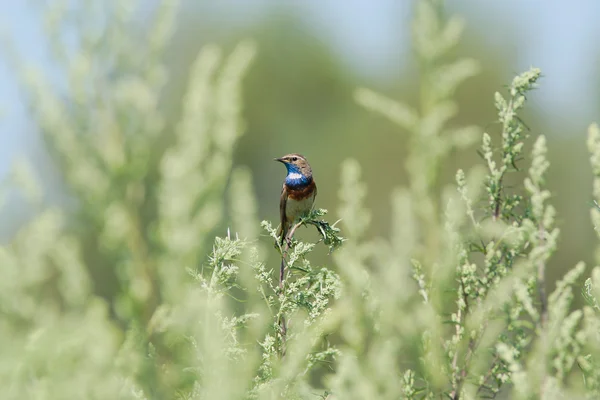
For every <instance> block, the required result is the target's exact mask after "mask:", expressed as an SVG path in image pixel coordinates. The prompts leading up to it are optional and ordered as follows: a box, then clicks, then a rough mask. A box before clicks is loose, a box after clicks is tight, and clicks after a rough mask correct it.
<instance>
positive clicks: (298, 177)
mask: <svg viewBox="0 0 600 400" xmlns="http://www.w3.org/2000/svg"><path fill="white" fill-rule="evenodd" d="M285 166H286V167H287V171H288V174H287V176H286V177H285V184H286V185H287V186H289V187H291V188H292V189H299V188H302V187H305V186H308V185H309V184H310V182H311V181H312V177H310V176H304V174H302V172H300V169H299V168H298V167H296V166H295V165H292V164H286V165H285Z"/></svg>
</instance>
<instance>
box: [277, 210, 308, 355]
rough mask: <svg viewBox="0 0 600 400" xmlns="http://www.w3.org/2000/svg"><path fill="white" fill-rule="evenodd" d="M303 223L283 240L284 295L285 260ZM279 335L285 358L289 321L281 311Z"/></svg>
mask: <svg viewBox="0 0 600 400" xmlns="http://www.w3.org/2000/svg"><path fill="white" fill-rule="evenodd" d="M302 223H303V222H302V221H300V222H298V223H297V224H296V225H294V226H293V227H292V229H290V230H289V231H288V233H287V234H286V235H285V237H284V238H283V241H284V243H285V244H284V246H283V248H282V250H281V265H280V267H279V289H280V290H281V292H282V293H283V290H284V288H283V284H284V282H285V271H286V266H285V259H286V257H287V254H288V251H289V250H290V247H291V243H292V238H293V237H294V233H295V232H296V229H298V227H299V226H300V225H302ZM278 323H279V335H280V337H281V349H280V354H281V357H283V356H284V355H285V350H286V348H285V344H286V338H287V321H286V319H285V315H283V313H282V312H281V311H280V313H279V321H278Z"/></svg>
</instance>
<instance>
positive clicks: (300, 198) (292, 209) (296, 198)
mask: <svg viewBox="0 0 600 400" xmlns="http://www.w3.org/2000/svg"><path fill="white" fill-rule="evenodd" d="M275 161H279V162H281V163H283V164H284V165H285V167H286V168H287V176H286V177H285V181H284V182H283V189H282V190H281V200H280V202H279V215H280V217H281V225H280V227H279V232H278V233H279V234H280V235H281V243H283V241H284V240H286V239H287V235H288V231H289V229H290V227H291V226H292V225H293V223H294V222H295V221H296V220H297V219H299V218H300V217H301V216H302V215H303V214H306V213H307V212H309V211H310V210H311V208H312V206H313V203H314V202H315V197H316V196H317V185H315V180H314V179H313V175H312V169H311V168H310V165H309V164H308V161H306V158H304V156H302V155H300V154H296V153H294V154H288V155H287V156H283V157H280V158H276V159H275Z"/></svg>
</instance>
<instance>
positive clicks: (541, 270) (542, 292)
mask: <svg viewBox="0 0 600 400" xmlns="http://www.w3.org/2000/svg"><path fill="white" fill-rule="evenodd" d="M544 234H545V230H544V227H543V225H542V224H541V223H540V224H539V228H538V235H539V240H540V243H541V244H543V243H544V241H545V240H544ZM537 280H538V282H537V284H538V293H539V296H540V325H539V330H540V336H541V340H542V346H543V349H544V350H543V351H544V353H545V352H546V346H547V334H546V328H547V326H548V297H547V295H546V263H545V262H544V261H543V260H540V261H539V262H538V265H537ZM545 385H546V370H545V369H543V372H542V379H541V383H540V398H543V394H544V386H545Z"/></svg>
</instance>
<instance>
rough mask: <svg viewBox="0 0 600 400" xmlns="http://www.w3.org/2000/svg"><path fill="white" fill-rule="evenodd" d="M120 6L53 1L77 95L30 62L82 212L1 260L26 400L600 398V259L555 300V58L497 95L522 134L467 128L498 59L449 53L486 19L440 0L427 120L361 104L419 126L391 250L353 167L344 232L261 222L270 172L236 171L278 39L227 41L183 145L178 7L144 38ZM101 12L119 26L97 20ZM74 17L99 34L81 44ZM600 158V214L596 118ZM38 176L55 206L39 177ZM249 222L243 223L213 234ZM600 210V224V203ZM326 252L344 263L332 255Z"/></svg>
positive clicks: (430, 26)
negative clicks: (458, 123) (459, 152)
mask: <svg viewBox="0 0 600 400" xmlns="http://www.w3.org/2000/svg"><path fill="white" fill-rule="evenodd" d="M94 4H95V3H94ZM103 4H104V5H103V6H102V7H99V9H95V8H94V7H95V6H94V5H93V2H81V4H79V5H76V6H75V8H74V9H73V10H70V11H69V13H67V12H66V10H64V9H59V8H54V9H51V10H49V11H48V29H49V32H48V33H49V37H50V38H52V39H53V49H54V51H55V53H54V55H55V59H56V61H57V63H58V65H59V66H60V67H61V68H62V70H63V71H65V72H66V75H65V78H66V79H65V82H66V88H65V87H64V86H65V85H60V84H54V85H53V84H51V81H50V79H49V78H48V77H43V76H42V75H41V73H40V72H39V71H37V70H35V69H33V68H31V67H25V66H22V65H21V64H20V63H19V61H18V59H17V58H14V61H15V63H16V64H15V65H18V66H19V67H18V69H17V72H18V73H19V76H20V78H21V81H22V83H23V87H24V88H25V89H26V92H27V94H28V96H29V100H30V103H31V109H32V112H33V115H34V116H35V120H36V122H37V124H38V126H39V129H40V131H41V132H42V133H43V135H44V138H45V139H46V140H47V142H48V144H49V147H50V148H51V149H52V151H53V153H54V155H55V159H56V160H57V163H58V164H59V165H60V167H61V171H62V172H63V175H64V180H65V182H66V184H67V186H68V188H69V191H70V194H71V195H72V196H73V198H74V199H76V204H77V206H76V211H75V212H73V213H66V212H65V211H64V210H59V209H55V208H43V207H40V208H41V209H42V211H41V212H40V213H39V215H38V216H37V217H36V218H35V219H33V220H32V221H31V222H30V223H29V224H27V226H25V227H24V228H23V229H22V230H21V231H20V232H19V234H18V235H17V236H16V237H15V238H14V240H13V241H12V242H11V243H10V244H9V245H6V246H4V247H2V248H0V263H1V265H2V268H0V285H2V290H0V305H1V310H2V315H3V321H4V322H3V323H2V324H0V343H1V345H0V346H1V353H2V360H1V362H0V380H1V382H2V388H3V398H6V399H13V398H14V399H23V398H56V399H70V398H98V399H155V398H156V399H169V398H182V399H195V398H203V399H204V398H208V399H237V398H259V399H270V398H286V399H296V398H297V399H305V398H306V399H312V398H328V399H353V398H356V399H388V398H389V399H397V398H407V399H420V398H442V397H449V398H451V399H459V398H465V399H470V398H483V397H490V396H491V397H494V396H496V395H497V394H498V393H500V392H502V391H504V392H505V393H506V395H507V396H510V397H511V398H523V399H525V398H559V397H560V398H567V397H568V398H574V397H576V396H579V397H582V396H583V397H586V396H587V397H588V398H598V396H600V367H599V366H598V359H599V356H600V353H599V350H600V346H599V341H598V334H599V332H600V320H599V319H598V315H597V313H598V309H599V307H598V298H599V293H598V288H600V268H598V267H597V268H595V269H593V270H592V272H591V274H590V278H589V279H588V280H587V281H586V284H585V286H584V291H583V294H584V296H585V298H586V299H587V300H588V303H589V306H585V307H583V308H581V309H575V310H572V309H571V302H572V300H573V297H574V292H573V290H576V282H577V280H578V278H579V277H581V276H583V274H584V265H583V264H582V263H580V264H577V265H576V266H575V267H574V268H573V269H572V270H571V271H570V272H568V273H567V274H566V275H565V276H564V277H563V279H562V280H560V281H559V282H558V283H557V285H556V288H555V289H554V291H552V292H551V293H547V291H546V290H547V289H546V286H547V285H546V277H545V275H546V264H547V261H548V259H549V258H550V257H551V256H552V254H553V253H554V252H555V251H556V247H557V237H558V235H559V231H558V229H557V228H556V226H555V217H556V216H555V214H556V212H555V210H554V208H553V207H552V205H551V204H550V201H549V200H550V193H549V191H548V190H547V189H546V188H545V175H546V172H547V170H548V168H550V165H549V163H548V161H547V159H546V151H547V149H546V140H545V138H544V136H537V137H534V138H531V137H530V136H531V135H530V133H529V129H528V128H527V127H526V126H525V125H524V123H523V122H522V120H521V118H520V117H519V112H520V111H521V110H522V108H523V107H524V106H525V102H526V95H527V94H528V93H529V92H530V91H531V90H532V89H534V88H535V86H536V85H537V82H538V80H539V79H540V76H541V73H540V71H539V70H538V69H535V68H532V69H531V70H529V71H526V72H524V73H522V74H520V75H518V76H517V77H515V78H514V80H513V81H512V83H511V84H510V86H509V88H508V90H507V92H506V93H500V92H499V93H496V95H495V98H494V103H495V106H496V109H497V111H498V122H499V124H498V125H497V126H499V131H500V132H499V134H497V133H498V132H489V133H488V132H486V133H482V132H480V130H479V129H478V128H477V127H472V126H468V127H462V128H458V129H457V128H450V127H449V125H450V123H449V122H450V120H451V119H452V118H453V117H454V116H455V115H456V113H457V105H456V103H455V101H454V100H453V95H454V92H455V90H456V89H457V87H458V86H459V85H460V84H461V83H462V82H463V81H464V80H465V79H467V78H468V77H470V76H472V75H474V74H475V73H477V71H478V69H479V67H478V64H477V63H476V62H475V61H474V60H471V59H460V60H457V61H452V62H448V61H447V60H448V59H449V58H450V57H449V53H450V51H451V50H452V49H453V48H454V46H455V45H456V43H457V42H458V40H459V38H460V33H461V30H462V22H461V20H460V19H458V18H455V17H452V18H450V19H446V18H445V17H444V14H443V12H442V9H441V6H440V4H439V2H437V1H433V0H420V1H418V2H417V3H416V11H415V13H416V15H415V22H414V30H413V37H414V49H415V54H416V57H417V59H418V62H419V65H420V66H421V71H422V76H421V81H420V82H421V94H422V95H421V99H420V100H421V101H420V105H419V108H418V109H414V108H412V107H410V106H408V105H406V104H403V103H400V102H398V101H395V100H392V99H389V98H386V97H384V96H382V95H380V94H378V93H376V92H373V91H371V90H369V89H366V88H360V89H358V90H357V91H356V93H355V97H356V100H357V102H358V103H359V104H360V105H362V106H363V107H365V108H366V109H368V110H370V111H373V112H377V113H379V114H382V115H383V116H385V117H386V118H388V119H389V120H390V121H391V122H393V123H395V124H397V125H398V126H399V128H401V129H402V130H404V131H406V132H408V133H409V134H410V148H409V156H408V157H407V159H406V163H405V166H406V170H407V172H408V176H409V185H408V186H407V187H403V188H398V189H395V190H394V192H393V195H392V199H391V203H392V210H393V212H392V215H391V216H390V219H391V221H392V233H391V235H390V237H389V238H385V239H384V238H372V237H369V236H368V235H367V229H368V226H369V223H370V213H369V211H368V210H367V209H365V207H364V205H363V203H364V198H365V196H366V193H367V186H366V185H365V184H364V183H363V182H362V181H361V168H360V165H359V164H358V163H357V162H356V161H354V160H347V161H345V162H344V163H343V165H342V167H341V171H342V176H341V182H342V185H341V190H340V193H339V198H340V206H339V209H338V215H339V217H340V218H341V222H340V223H339V226H340V227H341V228H337V227H336V226H337V224H329V223H328V222H326V221H325V220H323V219H322V218H324V217H325V215H326V212H325V210H314V211H313V212H311V213H310V214H309V215H307V216H305V217H304V218H303V219H302V220H301V221H300V224H305V225H313V226H315V227H316V229H317V231H318V232H319V233H320V234H321V240H320V241H319V242H317V243H308V242H303V241H300V240H298V239H295V238H294V239H292V241H291V243H290V244H289V245H288V244H286V245H285V246H283V247H281V246H279V245H278V244H277V243H278V241H277V236H276V230H275V228H274V227H273V224H272V223H270V222H269V221H263V222H262V225H261V224H259V222H258V220H257V204H256V200H255V199H254V198H253V197H252V196H248V193H252V190H253V189H252V188H253V184H252V176H251V174H250V173H249V171H248V170H246V169H244V168H241V167H236V168H233V167H232V166H233V162H232V151H233V149H234V146H235V144H236V141H237V140H238V138H239V137H240V135H241V133H242V132H243V129H242V120H241V107H242V105H241V102H240V82H241V80H242V78H243V76H244V73H245V72H246V70H247V68H248V66H249V65H250V62H251V60H252V58H253V57H254V54H255V45H254V44H253V43H252V42H244V43H241V44H240V45H239V46H237V47H236V48H235V49H234V50H233V51H232V52H231V54H229V55H228V56H227V57H224V55H223V54H222V52H221V50H220V49H219V48H217V47H215V46H206V47H205V48H204V50H203V51H202V52H201V54H199V55H198V58H197V60H196V62H195V63H194V66H193V68H192V70H191V72H190V81H189V88H188V92H187V95H186V98H185V99H184V103H183V104H184V106H183V111H182V113H181V116H180V118H179V122H178V123H177V124H176V126H175V127H173V128H172V130H173V133H174V134H173V135H172V137H169V136H167V135H165V133H166V132H168V131H170V130H171V127H170V126H169V125H168V124H167V123H166V118H165V117H164V115H163V113H162V112H161V107H160V100H161V98H160V93H161V89H162V88H163V87H164V85H165V83H166V69H165V66H164V65H163V64H162V61H161V60H162V58H161V57H162V56H163V55H164V51H165V46H166V44H167V43H168V37H169V32H171V30H172V23H173V15H174V9H173V3H172V2H168V1H165V2H164V3H163V4H162V6H161V8H159V10H158V12H157V15H156V20H155V23H154V24H153V25H152V27H151V28H150V29H149V31H148V40H147V41H146V42H145V44H144V45H140V44H139V41H138V40H136V38H135V37H134V36H133V35H132V34H131V32H129V31H128V26H129V25H130V22H131V20H132V18H133V15H134V7H129V6H125V5H124V3H123V4H122V3H121V2H119V3H118V2H117V1H114V2H105V3H103ZM127 4H129V3H127ZM98 12H99V13H101V15H103V16H105V17H106V18H104V19H102V18H99V19H98V20H102V21H104V23H105V25H103V26H101V27H100V30H98V29H97V28H98V27H93V26H87V25H85V24H81V23H80V22H82V21H86V16H89V15H91V13H98ZM73 21H75V28H76V29H81V30H80V31H78V33H79V35H80V36H78V41H77V43H76V44H75V45H74V46H73V45H72V43H71V45H70V46H66V45H65V43H64V42H63V41H62V40H66V39H65V35H64V29H70V28H72V26H70V25H69V24H70V23H72V22H73ZM78 22H79V23H78ZM65 27H66V28H65ZM98 32H102V34H99V33H98ZM107 33H110V39H109V41H108V42H105V39H104V37H105V34H107ZM478 140H481V148H480V154H481V156H482V162H481V165H479V166H476V167H474V168H472V169H471V170H469V171H464V170H459V171H457V173H456V182H455V183H453V184H449V185H447V187H446V188H445V189H444V190H443V191H442V193H441V194H440V193H437V191H436V187H437V185H438V184H439V183H440V182H439V181H440V174H439V171H440V168H441V167H442V166H443V165H444V161H445V159H447V157H448V155H449V154H450V152H451V151H452V149H455V148H467V147H468V146H470V145H472V144H474V143H475V142H477V141H478ZM528 140H530V141H531V142H533V147H532V151H531V154H526V152H525V150H524V144H525V143H526V141H528ZM588 147H589V151H590V153H591V154H592V156H591V161H592V168H593V170H594V174H595V176H596V178H595V180H594V197H595V199H596V200H597V201H600V129H598V127H597V126H596V125H593V126H591V127H590V131H589V140H588ZM527 160H530V161H529V162H528V161H527ZM232 168H233V170H232ZM518 171H521V173H525V178H524V179H522V178H521V175H519V174H517V172H518ZM17 172H18V173H16V174H15V178H17V182H19V184H20V185H21V186H22V187H23V188H24V189H25V190H24V192H25V193H27V194H29V199H30V200H31V201H32V202H34V203H36V202H38V203H39V202H40V201H41V199H40V194H39V192H38V191H36V187H35V185H34V184H32V182H31V177H30V176H29V175H28V173H27V169H26V168H25V167H22V168H21V169H19V170H18V171H17ZM509 180H510V181H511V184H510V185H509V184H507V182H508V181H509ZM518 180H521V181H520V182H518V183H519V184H518V185H517V184H514V181H518ZM228 181H230V182H229V185H228V184H227V183H228ZM224 199H227V200H226V201H224ZM226 210H228V211H229V215H230V218H229V219H228V220H227V222H228V224H229V227H230V229H229V230H228V233H227V234H226V235H224V236H217V237H215V238H214V239H212V238H213V236H214V232H215V229H216V228H217V227H219V226H220V224H222V223H223V221H224V218H225V217H224V216H225V211H226ZM591 218H592V221H593V223H594V224H595V225H596V226H598V225H600V208H599V209H593V210H592V211H591ZM260 226H262V229H263V231H261V230H260ZM261 232H263V233H264V234H263V233H261ZM340 235H343V236H344V238H342V237H341V236H340ZM271 242H274V243H275V246H274V248H272V247H271V244H272V243H271ZM321 242H323V244H321ZM321 245H326V246H328V247H329V249H330V251H331V256H330V260H331V261H332V262H331V265H327V266H316V265H314V264H313V263H312V262H311V254H312V252H313V250H314V249H315V248H316V247H317V246H321ZM268 252H279V254H280V255H281V257H282V261H281V265H271V264H268V263H267V262H266V254H267V253H268ZM101 281H108V282H109V283H110V285H109V286H111V287H112V288H113V289H111V290H105V289H103V286H102V285H101Z"/></svg>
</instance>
